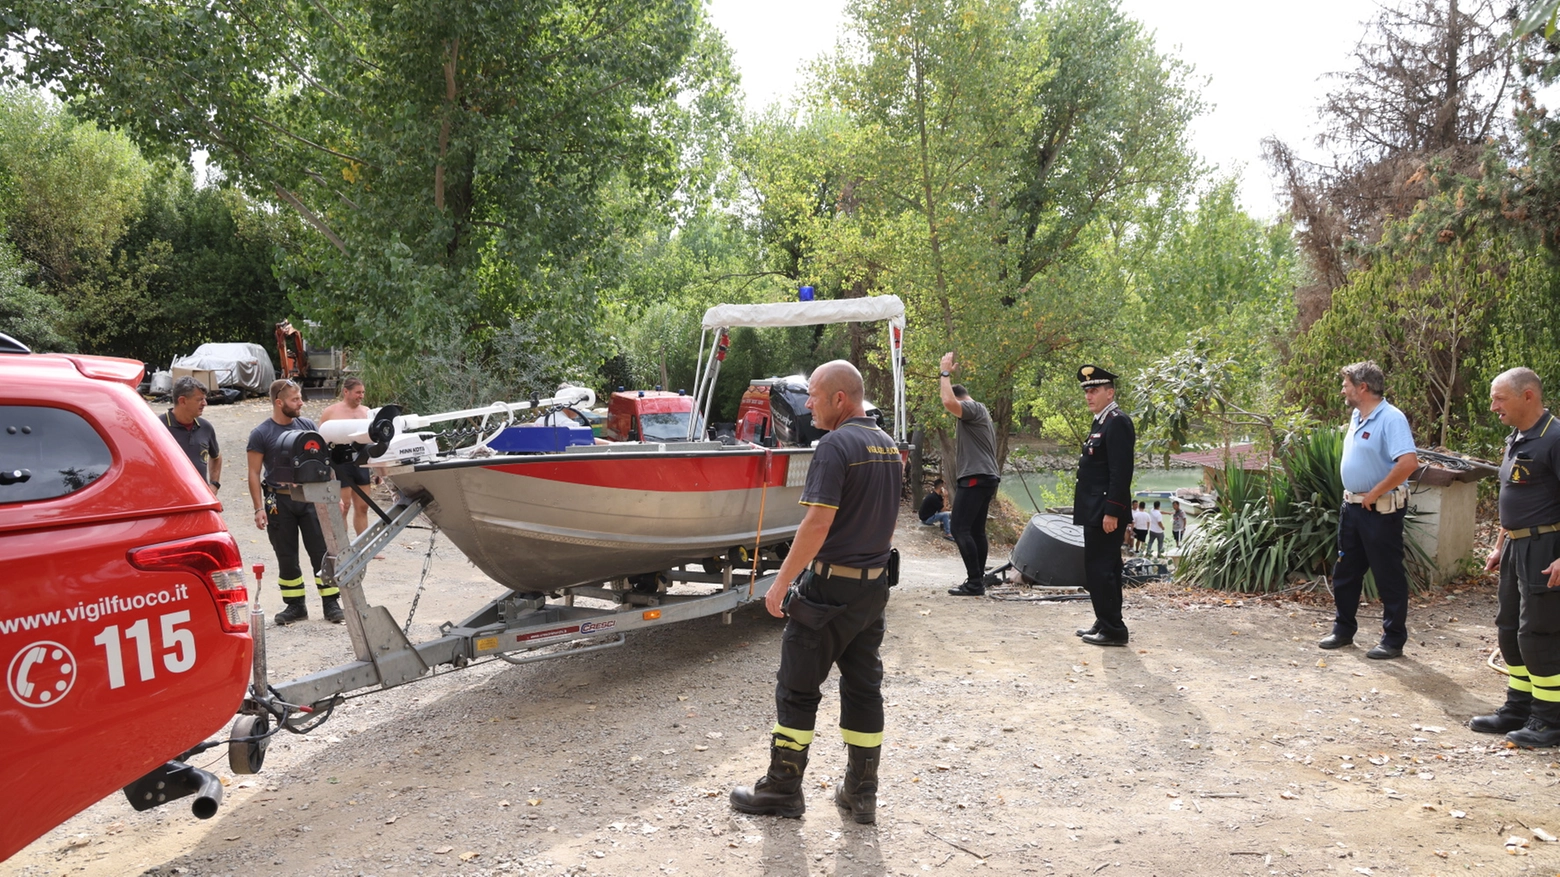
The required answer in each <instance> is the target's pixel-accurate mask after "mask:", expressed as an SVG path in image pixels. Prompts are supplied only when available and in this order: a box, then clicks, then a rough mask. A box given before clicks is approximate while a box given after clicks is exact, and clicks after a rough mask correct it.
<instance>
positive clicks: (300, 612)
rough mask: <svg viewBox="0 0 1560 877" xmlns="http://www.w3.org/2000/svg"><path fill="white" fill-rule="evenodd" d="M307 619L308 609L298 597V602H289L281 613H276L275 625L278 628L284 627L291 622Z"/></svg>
mask: <svg viewBox="0 0 1560 877" xmlns="http://www.w3.org/2000/svg"><path fill="white" fill-rule="evenodd" d="M308 617H309V607H308V606H305V605H304V603H303V598H302V597H299V598H298V602H296V603H294V602H292V601H290V600H289V601H288V603H287V605H286V606H284V607H283V608H282V611H280V612H278V613H276V624H277V626H278V627H286V626H287V625H289V624H292V623H293V622H296V621H303V620H304V619H306V618H308Z"/></svg>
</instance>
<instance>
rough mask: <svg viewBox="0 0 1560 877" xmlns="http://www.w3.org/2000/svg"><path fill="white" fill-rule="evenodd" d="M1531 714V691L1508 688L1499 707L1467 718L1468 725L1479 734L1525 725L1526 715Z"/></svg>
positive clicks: (1499, 732) (1506, 731) (1513, 729)
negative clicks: (1490, 712) (1503, 701)
mask: <svg viewBox="0 0 1560 877" xmlns="http://www.w3.org/2000/svg"><path fill="white" fill-rule="evenodd" d="M1532 714H1533V693H1532V692H1531V691H1518V690H1516V689H1515V688H1508V689H1506V702H1505V703H1503V704H1501V705H1500V709H1498V710H1496V711H1495V712H1494V713H1492V714H1490V715H1487V716H1474V717H1473V718H1472V719H1469V720H1468V727H1469V728H1472V729H1473V730H1475V731H1478V732H1479V733H1480V734H1506V733H1510V732H1512V731H1516V730H1518V729H1520V728H1522V727H1524V726H1525V725H1527V720H1528V716H1531V715H1532Z"/></svg>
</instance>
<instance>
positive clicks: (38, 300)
mask: <svg viewBox="0 0 1560 877" xmlns="http://www.w3.org/2000/svg"><path fill="white" fill-rule="evenodd" d="M34 270H35V266H33V265H31V264H29V263H28V262H27V261H26V260H25V259H23V258H22V255H21V254H20V253H18V252H17V251H16V245H15V244H12V243H11V242H10V241H9V240H8V239H6V238H4V237H0V333H4V334H6V335H10V336H11V337H12V338H15V339H16V340H17V341H20V342H22V343H23V344H25V345H27V346H28V347H30V348H32V349H33V350H36V351H38V352H40V353H56V352H65V353H71V352H74V351H75V349H76V346H75V344H74V343H72V342H71V340H70V339H69V338H67V337H66V336H65V335H63V334H61V333H60V330H59V327H60V326H61V325H62V324H63V323H64V322H65V312H64V308H63V307H61V305H60V302H59V299H57V298H55V297H54V296H52V295H49V294H48V293H46V292H40V291H39V290H37V289H34V288H33V287H31V286H29V285H27V278H28V276H29V275H30V274H32V273H33V271H34Z"/></svg>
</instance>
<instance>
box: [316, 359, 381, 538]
mask: <svg viewBox="0 0 1560 877" xmlns="http://www.w3.org/2000/svg"><path fill="white" fill-rule="evenodd" d="M363 394H364V390H363V382H362V381H361V380H359V379H357V378H347V379H346V380H345V381H342V382H341V400H340V401H339V402H332V403H331V405H330V407H328V408H326V409H325V411H324V413H322V414H321V415H320V423H324V422H326V421H328V420H367V419H368V414H369V409H368V407H367V406H365V405H364V404H363ZM336 477H337V478H338V479H340V481H341V513H342V514H343V515H347V514H348V511H349V510H350V512H351V521H352V530H353V532H354V533H362V532H363V531H364V530H366V529H368V501H367V500H365V499H364V498H363V497H362V496H360V495H358V492H357V491H356V490H353V489H352V486H353V485H354V484H356V485H360V486H366V485H368V484H370V483H374V482H377V481H378V477H377V476H374V475H373V473H371V472H370V471H369V470H368V468H367V467H365V466H359V465H357V464H355V463H342V464H341V465H339V466H337V467H336Z"/></svg>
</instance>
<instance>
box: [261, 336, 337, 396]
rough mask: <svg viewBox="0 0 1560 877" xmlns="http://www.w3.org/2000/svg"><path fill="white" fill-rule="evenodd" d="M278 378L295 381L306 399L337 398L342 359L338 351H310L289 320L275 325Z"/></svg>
mask: <svg viewBox="0 0 1560 877" xmlns="http://www.w3.org/2000/svg"><path fill="white" fill-rule="evenodd" d="M276 362H277V365H278V366H280V368H279V370H278V372H277V376H278V377H281V378H285V379H288V380H293V381H297V382H298V386H299V387H300V388H302V390H303V398H305V399H328V398H331V397H332V396H335V395H336V385H337V383H338V382H339V381H340V378H341V371H342V356H341V351H340V350H339V349H338V348H334V347H331V348H327V349H324V350H321V349H318V348H315V349H312V350H311V349H310V348H309V346H308V344H306V343H305V342H304V340H303V333H302V332H299V331H298V329H297V327H296V326H294V325H293V324H292V321H291V320H283V321H281V322H280V323H277V324H276Z"/></svg>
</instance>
